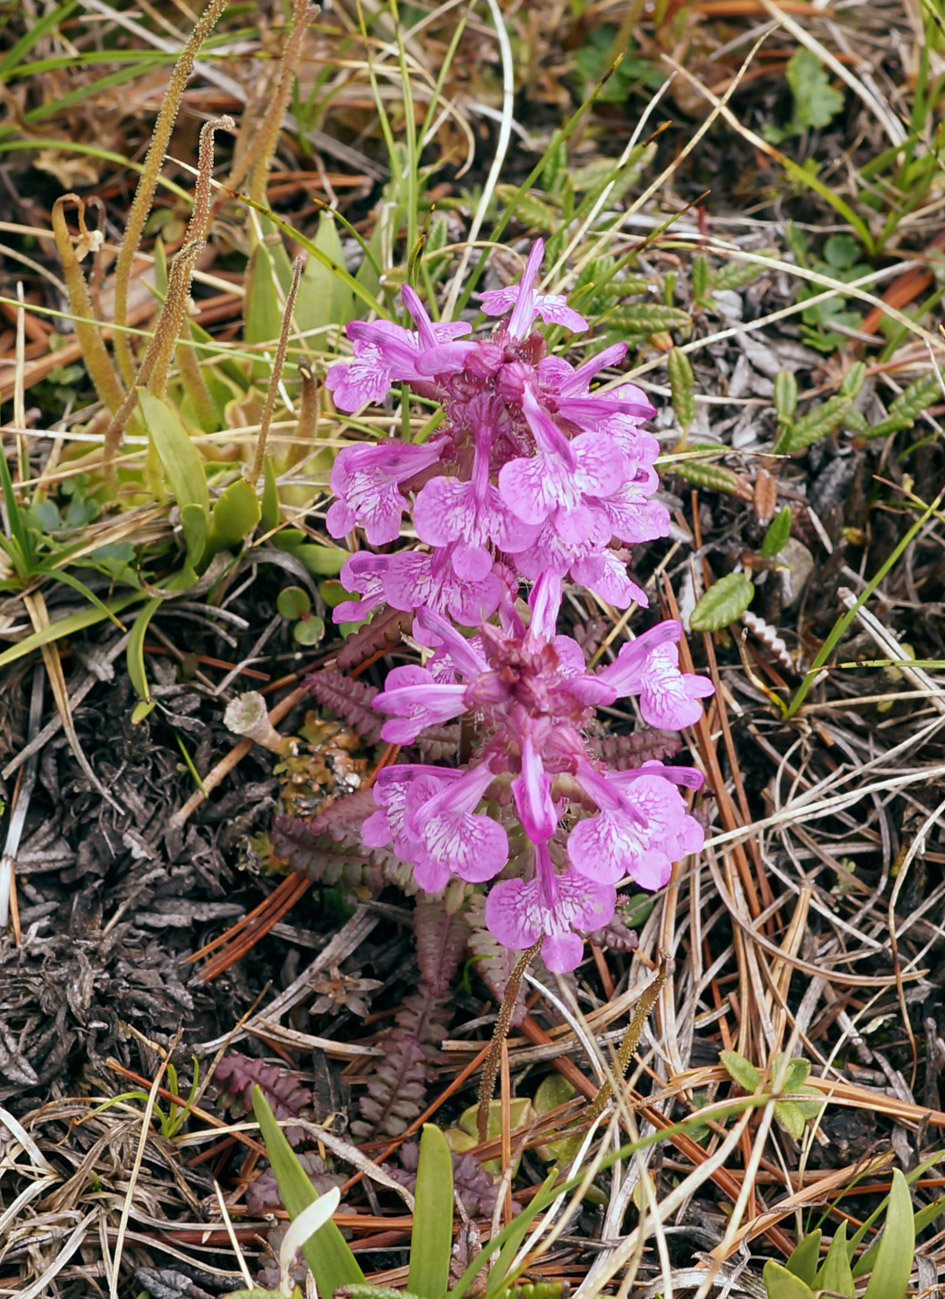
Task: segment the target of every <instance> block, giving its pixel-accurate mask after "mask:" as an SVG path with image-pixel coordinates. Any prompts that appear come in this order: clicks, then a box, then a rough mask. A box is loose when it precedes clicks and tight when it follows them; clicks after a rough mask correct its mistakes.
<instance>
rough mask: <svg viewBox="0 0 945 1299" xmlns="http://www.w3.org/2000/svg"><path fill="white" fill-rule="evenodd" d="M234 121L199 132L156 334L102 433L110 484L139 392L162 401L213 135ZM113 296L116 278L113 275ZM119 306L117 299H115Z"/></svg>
mask: <svg viewBox="0 0 945 1299" xmlns="http://www.w3.org/2000/svg"><path fill="white" fill-rule="evenodd" d="M235 126H236V124H235V123H234V121H233V119H232V117H219V118H214V119H213V120H211V121H209V122H205V123H204V124H203V126H202V127H201V129H200V149H199V153H198V159H197V184H196V187H195V190H194V209H193V212H192V213H191V216H190V221H189V222H188V223H187V230H186V232H185V235H184V242H183V244H182V246H181V248H180V250H179V252H178V253H177V256H176V257H175V258H174V261H173V262H172V263H171V267H170V270H169V272H168V276H167V295H166V297H165V299H164V305H163V307H162V308H161V313H160V315H159V316H158V319H157V324H156V325H155V327H154V335H153V337H152V338H151V341H150V343H149V344H148V350H147V351H146V352H145V354H144V360H143V361H142V362H141V369H140V370H139V371H138V374H137V377H136V379H135V387H134V388H132V390H131V391H130V392H129V393H128V395H127V396H126V397H125V398H124V400H123V401H122V403H121V405H120V406H119V408H118V409H117V410H116V411H115V414H114V415H113V416H112V418H111V420H110V422H109V425H108V427H107V428H106V430H105V473H106V476H107V477H108V478H109V479H110V480H111V481H112V482H114V479H115V471H114V459H115V453H116V452H117V450H118V448H119V446H120V445H121V439H122V436H123V434H124V431H125V424H126V422H127V420H128V418H129V417H130V415H131V412H132V411H133V410H134V408H135V403H136V402H137V393H136V389H137V388H148V389H149V391H151V392H153V393H154V395H155V396H156V397H163V396H164V391H165V389H166V387H167V375H168V370H169V368H170V363H171V357H172V356H173V354H174V348H175V347H176V345H177V341H178V339H179V338H180V332H181V325H182V324H183V321H184V316H185V313H186V311H187V299H188V297H189V295H190V283H191V280H192V279H193V274H194V271H195V269H196V267H197V259H198V258H199V256H200V253H201V251H202V249H203V247H204V237H205V235H206V233H207V227H208V226H209V223H210V215H211V203H210V196H211V192H212V191H211V179H212V176H213V135H214V132H215V131H218V130H225V131H232V130H235ZM116 293H117V275H116ZM116 301H117V297H116Z"/></svg>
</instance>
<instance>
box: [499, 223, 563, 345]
mask: <svg viewBox="0 0 945 1299" xmlns="http://www.w3.org/2000/svg"><path fill="white" fill-rule="evenodd" d="M544 256H545V245H544V241H543V240H541V239H536V240H535V242H534V244H533V245H532V250H531V252H530V253H529V254H528V261H527V262H526V263H525V270H524V271H523V272H522V278H521V280H520V281H519V283H518V284H513V285H510V286H509V287H508V288H506V289H487V290H486V291H485V292H484V293H483V294H482V295H481V296H482V309H483V311H484V312H485V313H486V315H487V316H504V315H505V313H506V312H507V311H511V312H512V316H511V319H510V320H509V324H508V332H509V335H510V337H512V338H524V337H525V335H526V334H527V333H528V331H529V330H530V329H531V327H532V325H533V324H534V323H535V321H536V320H537V319H538V317H539V316H540V317H541V319H542V320H543V321H544V322H545V323H546V324H549V325H564V327H565V328H566V329H572V330H582V329H587V321H586V320H585V319H584V317H583V316H581V315H579V314H578V313H577V312H576V311H574V310H573V309H572V308H571V307H569V306H568V304H567V299H566V298H564V297H563V296H562V295H561V294H559V293H536V292H535V288H534V284H535V280H536V279H537V278H538V271H539V269H540V267H541V263H542V260H543V258H544Z"/></svg>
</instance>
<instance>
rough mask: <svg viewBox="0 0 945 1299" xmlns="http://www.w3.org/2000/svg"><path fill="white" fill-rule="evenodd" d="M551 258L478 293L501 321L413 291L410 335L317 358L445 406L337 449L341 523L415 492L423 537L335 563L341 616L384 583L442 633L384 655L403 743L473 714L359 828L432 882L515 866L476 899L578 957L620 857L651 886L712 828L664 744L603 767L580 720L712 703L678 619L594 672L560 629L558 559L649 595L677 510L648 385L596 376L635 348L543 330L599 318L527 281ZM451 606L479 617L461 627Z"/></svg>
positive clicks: (357, 379) (527, 936) (385, 514)
mask: <svg viewBox="0 0 945 1299" xmlns="http://www.w3.org/2000/svg"><path fill="white" fill-rule="evenodd" d="M541 260H542V245H541V242H540V241H539V242H538V243H536V244H535V246H534V248H533V249H532V252H531V255H530V256H529V258H528V262H527V264H526V267H525V272H524V275H523V277H522V281H521V283H520V284H519V285H517V286H514V287H512V288H508V289H501V290H496V291H492V292H488V293H485V294H484V295H483V306H484V309H485V311H486V312H487V313H488V314H491V315H498V314H500V313H506V312H510V314H509V315H508V318H507V319H506V320H504V321H502V322H501V323H500V324H499V326H498V328H497V329H495V330H494V331H493V333H492V335H491V337H489V338H486V339H470V338H467V337H465V335H466V334H467V333H468V326H466V325H464V324H444V323H434V322H433V321H431V320H430V318H429V316H428V315H427V313H426V311H425V310H424V308H423V306H422V305H421V303H420V301H419V299H418V298H417V296H416V294H415V293H413V291H412V290H410V289H409V288H404V290H403V297H404V301H405V303H406V305H407V307H408V309H409V310H410V312H411V314H412V315H413V317H414V320H415V321H416V323H417V330H416V331H415V332H414V331H411V330H407V329H404V328H401V327H400V326H398V325H394V324H391V323H389V322H377V323H374V324H364V323H361V322H358V323H355V324H352V325H349V326H348V332H349V335H350V336H351V337H352V339H353V341H354V349H353V350H354V359H353V360H352V361H350V362H342V363H339V364H337V365H335V366H332V368H331V369H330V370H329V371H328V376H327V382H328V386H329V387H330V388H331V390H332V393H333V396H334V399H335V402H336V404H337V405H338V406H340V407H341V408H342V409H346V410H355V409H358V408H359V407H360V406H361V405H363V404H364V403H365V402H369V401H375V402H376V401H381V400H383V398H384V397H385V396H386V394H387V392H388V390H389V388H390V385H391V384H392V383H407V384H409V385H410V387H411V389H412V390H413V391H414V392H416V393H418V394H420V395H422V396H424V397H427V398H433V399H435V400H437V401H438V402H439V403H440V404H441V406H442V409H443V412H444V421H443V423H442V424H441V425H440V426H439V427H438V428H437V430H436V432H435V433H434V435H433V436H432V437H431V438H430V440H429V441H427V442H425V443H422V444H408V443H404V442H399V441H394V440H390V441H385V442H381V443H379V444H372V445H364V446H352V447H348V448H346V449H345V450H343V451H342V452H341V453H340V454H339V456H338V458H337V461H336V464H335V468H334V471H333V473H332V479H331V483H332V488H333V490H334V492H335V494H336V497H337V499H336V501H335V503H334V504H333V505H332V506H331V508H330V510H329V512H328V527H329V529H330V530H331V532H332V533H333V534H334V535H335V536H341V535H343V534H345V533H347V532H348V531H350V530H351V529H352V528H353V527H354V526H356V525H357V526H361V527H362V528H363V529H364V530H365V533H366V535H367V538H368V541H370V542H371V543H372V544H373V545H383V544H386V543H388V542H391V541H394V540H395V539H397V538H398V537H399V536H400V533H401V528H402V525H403V516H404V513H405V512H406V511H407V510H408V509H409V510H411V513H412V522H413V527H414V529H415V530H416V533H417V536H418V537H419V538H420V540H421V542H423V543H425V545H426V547H428V549H427V550H412V549H411V550H401V551H397V552H394V553H391V554H373V553H369V552H360V553H357V554H355V555H353V556H352V557H351V559H350V560H349V561H348V563H347V564H346V566H345V569H344V570H343V572H342V580H343V582H344V583H345V585H346V587H347V588H348V589H349V590H352V591H356V592H357V593H358V594H359V595H360V596H361V599H360V600H357V601H351V602H349V603H347V604H345V605H341V606H340V607H339V608H338V610H336V615H335V616H336V617H337V618H351V617H363V616H365V614H366V613H367V612H369V611H370V610H371V609H373V608H374V607H376V606H377V605H380V604H389V605H392V606H394V607H395V608H398V609H403V610H415V611H416V618H415V622H414V637H415V639H416V640H417V641H418V642H419V643H420V644H421V645H422V646H424V647H426V648H427V649H428V650H429V651H431V653H430V656H429V657H428V659H427V664H426V666H425V667H420V666H404V667H397V668H394V669H393V670H392V671H391V672H390V673H389V674H388V677H387V681H386V686H385V689H384V690H383V692H382V693H381V694H379V695H378V696H376V698H375V700H374V706H375V707H376V708H377V709H378V710H379V711H380V712H382V713H385V714H387V715H388V717H389V720H388V721H386V722H385V724H384V726H383V728H382V731H381V734H382V736H383V737H384V738H385V739H386V740H388V741H391V742H393V743H397V744H404V745H408V744H412V743H413V742H414V741H415V740H416V739H417V738H418V736H419V735H420V734H421V732H422V731H423V730H424V729H425V728H426V727H428V726H433V725H442V724H443V723H444V722H448V721H450V720H452V719H454V718H456V717H460V716H462V715H465V714H472V716H473V717H474V718H475V731H476V737H477V743H476V747H475V752H474V754H473V756H472V758H471V760H470V761H469V762H468V763H467V764H466V766H465V768H464V769H455V768H446V767H437V766H430V765H426V764H407V765H399V766H395V767H392V768H387V769H385V770H382V771H381V772H380V773H379V776H378V779H377V783H376V786H375V801H376V803H377V806H378V811H377V812H375V813H374V814H373V815H372V816H371V817H369V818H368V820H367V821H366V822H365V823H364V827H363V832H362V837H363V839H364V841H365V843H366V844H368V845H372V846H379V845H383V844H390V843H392V844H393V846H394V849H395V851H396V852H397V854H398V855H399V856H400V857H401V858H402V859H403V860H404V861H407V862H410V863H412V864H413V867H414V875H415V878H416V880H417V882H418V884H419V885H420V886H421V888H423V889H425V890H426V891H428V892H437V891H439V890H440V889H442V888H443V887H444V886H445V885H446V884H447V883H448V881H449V880H450V878H451V877H452V876H458V877H459V878H460V879H462V880H465V881H467V882H470V883H474V884H481V883H487V882H489V881H492V880H496V878H497V877H498V876H500V875H501V876H502V878H501V879H499V880H498V882H497V883H495V884H493V886H492V888H491V890H490V892H489V895H488V898H487V901H486V921H487V923H488V925H489V928H490V929H491V930H492V932H493V934H494V935H495V936H496V938H498V940H499V941H500V942H501V943H503V944H505V945H506V946H508V947H510V948H513V949H517V950H521V949H523V948H527V947H530V946H532V945H533V944H534V943H535V942H537V941H538V940H539V939H541V940H542V948H541V950H542V955H543V958H544V960H545V962H546V964H547V965H548V966H549V968H551V969H555V970H570V969H573V968H574V967H575V966H576V965H577V964H578V963H579V961H580V960H581V957H582V954H583V947H584V941H583V938H581V937H580V933H581V932H582V931H584V932H586V931H593V930H596V929H600V928H602V927H603V926H605V925H606V924H607V923H608V922H609V921H610V919H611V918H612V916H613V914H614V910H615V906H616V885H617V884H618V883H619V882H620V881H621V880H622V879H624V877H628V876H629V878H630V879H632V880H633V881H635V882H636V883H637V884H638V885H639V886H641V887H643V888H647V889H656V888H660V887H662V885H664V884H665V883H666V881H667V880H668V878H669V875H670V872H671V869H672V863H673V862H674V861H676V860H678V859H679V858H681V857H682V856H684V855H685V854H686V853H688V852H696V851H698V850H699V849H700V848H701V846H702V831H701V829H700V827H699V825H698V823H697V822H696V821H695V820H694V819H693V818H692V817H691V816H690V815H689V814H688V813H687V811H686V804H685V803H684V801H683V798H682V796H681V794H680V792H679V786H686V787H688V788H690V789H698V788H699V787H700V785H701V783H702V777H701V775H700V773H699V772H697V771H695V770H694V769H692V768H687V767H666V766H664V765H663V764H662V763H659V762H647V763H644V764H643V765H642V766H641V767H639V768H636V769H633V770H629V771H626V770H625V771H610V770H607V769H606V768H605V767H604V766H603V764H601V763H599V762H597V761H596V760H594V759H593V758H592V757H591V756H590V754H589V752H588V749H587V746H586V742H585V733H586V730H587V727H588V724H589V723H590V722H591V721H592V719H593V717H594V714H595V710H596V709H597V708H598V707H601V706H608V705H610V704H613V703H614V702H615V701H616V700H617V699H619V698H627V697H635V698H636V699H637V700H638V706H639V709H640V713H641V715H642V717H643V719H644V721H645V722H646V723H647V724H649V725H650V726H654V727H659V728H661V729H666V730H678V729H680V728H682V727H684V726H690V725H692V724H694V723H695V722H696V721H697V720H698V719H699V717H700V716H701V711H702V708H701V704H700V702H699V701H700V700H701V699H702V698H704V697H706V696H707V695H709V694H711V693H712V686H711V684H710V683H709V682H708V681H706V680H705V679H704V678H702V677H697V676H693V675H691V674H688V673H683V672H681V671H680V669H679V665H678V651H677V642H678V641H679V639H680V636H681V634H682V628H681V626H680V624H679V623H678V622H663V623H659V624H658V625H657V626H655V627H653V628H651V629H650V630H649V631H647V632H645V633H644V634H643V635H641V636H640V637H638V638H637V639H636V640H634V641H632V642H630V643H628V644H625V645H624V646H623V647H622V649H621V650H620V653H619V654H618V656H617V658H616V660H615V661H614V662H612V663H610V664H609V665H607V666H605V667H603V668H601V669H599V670H597V671H595V672H591V671H588V669H587V667H586V664H585V661H584V655H583V653H582V651H581V648H580V646H579V645H578V644H577V642H576V641H574V640H573V639H571V638H570V637H568V636H561V635H557V634H556V623H557V617H558V613H559V609H560V604H561V598H562V581H563V579H564V578H566V577H569V578H570V579H571V580H573V581H575V582H579V583H581V584H582V585H584V586H586V587H589V588H590V589H591V590H592V591H594V592H596V593H597V594H598V595H600V596H601V597H602V598H604V599H606V600H608V601H610V602H611V603H613V604H617V605H621V606H626V605H628V604H629V603H630V602H631V601H633V600H636V601H637V602H638V603H640V604H645V603H646V599H645V596H644V594H643V592H642V591H641V590H640V588H639V587H638V586H637V585H636V584H635V583H634V582H632V581H631V579H630V578H629V577H628V576H627V572H626V564H625V558H624V556H623V555H622V553H621V549H620V548H621V546H622V545H623V543H631V542H636V541H642V540H646V539H649V538H653V537H657V536H661V535H664V534H665V533H666V531H667V530H668V523H669V519H668V515H667V512H666V510H665V508H664V507H663V506H662V505H660V504H659V503H658V502H655V501H653V500H652V499H651V497H652V495H653V493H654V491H655V490H656V487H657V475H656V471H655V469H654V467H653V466H654V461H655V459H656V455H657V450H658V446H657V443H656V440H655V439H654V438H653V437H652V436H651V435H650V434H648V433H647V432H645V431H644V430H643V429H642V428H641V421H642V420H644V419H646V418H647V417H648V416H650V415H651V414H652V413H653V409H652V407H651V406H650V404H649V402H648V401H647V400H646V398H645V396H644V394H643V393H642V392H641V391H640V390H639V389H638V388H636V387H634V386H633V385H631V384H624V385H622V386H620V387H618V388H616V389H615V390H614V391H613V392H601V391H600V390H595V391H592V390H591V389H590V382H591V379H592V378H593V377H594V375H595V374H597V373H598V372H599V371H600V370H602V369H604V368H605V367H606V366H609V365H612V364H613V363H614V362H615V361H617V360H619V359H620V358H621V357H622V356H623V353H624V350H625V349H624V347H623V346H622V345H618V346H616V347H612V348H607V349H606V350H605V351H604V352H602V353H600V354H599V355H598V356H597V357H596V358H594V359H592V360H591V361H588V362H586V363H585V364H584V365H582V366H579V367H577V368H573V367H572V366H570V365H569V364H567V362H565V361H563V360H562V359H560V358H558V357H555V356H551V355H548V354H547V352H546V344H545V340H544V338H543V337H542V335H541V334H539V333H538V332H537V331H534V330H533V328H532V327H533V325H534V324H535V321H536V320H537V319H538V318H539V317H540V318H541V319H542V320H543V321H545V322H547V323H553V324H558V325H564V326H566V327H567V328H569V329H572V330H573V329H583V328H585V327H586V321H584V319H583V318H582V317H581V316H579V315H578V313H577V312H575V311H574V310H573V309H572V308H570V307H569V306H568V305H567V303H566V302H565V300H564V299H563V298H561V297H559V296H557V295H543V294H540V293H538V292H537V291H536V289H535V281H536V279H537V276H538V270H539V267H540V265H541ZM522 579H524V580H526V581H530V582H532V583H533V586H532V589H531V594H530V597H529V608H530V618H529V619H527V621H526V619H524V618H523V617H522V616H521V614H520V613H519V612H518V611H517V610H516V607H515V601H516V597H517V595H518V592H519V584H520V582H521V581H522ZM450 620H452V621H450ZM454 623H458V624H459V625H460V626H463V627H467V628H469V627H477V628H478V630H477V631H476V634H475V635H473V636H471V637H467V636H466V635H463V634H461V632H460V631H458V630H457V628H456V626H454V625H453V624H454ZM516 826H518V827H520V829H518V830H516V829H515V827H516ZM510 830H512V831H513V835H512V842H513V844H514V847H512V848H511V849H510ZM575 931H577V932H575Z"/></svg>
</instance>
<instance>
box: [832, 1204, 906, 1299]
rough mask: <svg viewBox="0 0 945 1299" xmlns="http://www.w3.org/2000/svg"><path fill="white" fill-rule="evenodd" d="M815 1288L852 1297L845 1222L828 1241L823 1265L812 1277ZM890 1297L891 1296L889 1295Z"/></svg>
mask: <svg viewBox="0 0 945 1299" xmlns="http://www.w3.org/2000/svg"><path fill="white" fill-rule="evenodd" d="M814 1286H815V1288H816V1289H817V1290H830V1291H832V1292H833V1293H834V1294H838V1295H844V1296H845V1299H854V1297H855V1295H856V1287H855V1286H854V1284H853V1273H852V1272H851V1271H850V1259H849V1256H848V1254H847V1224H846V1223H845V1222H841V1223H840V1226H839V1228H838V1229H837V1232H836V1235H835V1236H834V1238H833V1240H832V1241H831V1242H830V1248H829V1249H828V1250H827V1257H826V1258H825V1259H824V1263H823V1267H822V1268H821V1269H820V1271H819V1272H818V1273H817V1276H816V1277H815V1278H814ZM890 1299H891V1297H890Z"/></svg>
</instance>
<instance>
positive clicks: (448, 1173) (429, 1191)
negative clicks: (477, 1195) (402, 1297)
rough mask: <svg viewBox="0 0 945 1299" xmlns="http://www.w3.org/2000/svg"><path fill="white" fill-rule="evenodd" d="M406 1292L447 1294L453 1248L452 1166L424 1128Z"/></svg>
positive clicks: (434, 1131) (434, 1298)
mask: <svg viewBox="0 0 945 1299" xmlns="http://www.w3.org/2000/svg"><path fill="white" fill-rule="evenodd" d="M415 1196H416V1203H415V1205H414V1211H413V1233H412V1235H411V1237H410V1274H409V1276H408V1277H407V1288H408V1289H409V1290H412V1291H413V1292H414V1294H418V1295H422V1296H423V1299H440V1296H441V1295H443V1294H445V1293H446V1287H447V1286H448V1284H449V1275H450V1252H451V1250H452V1246H453V1162H452V1158H451V1156H450V1149H449V1146H448V1145H447V1144H446V1139H445V1137H444V1136H443V1133H442V1132H441V1131H440V1129H439V1128H438V1127H435V1126H434V1125H433V1124H432V1123H425V1124H424V1125H423V1133H422V1135H421V1137H420V1160H419V1163H418V1165H417V1188H416V1191H415Z"/></svg>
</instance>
